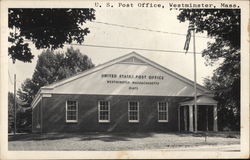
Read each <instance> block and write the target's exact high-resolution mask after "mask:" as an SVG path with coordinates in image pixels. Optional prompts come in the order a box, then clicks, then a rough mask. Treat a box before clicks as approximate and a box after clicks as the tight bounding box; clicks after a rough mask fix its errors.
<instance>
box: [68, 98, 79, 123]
mask: <svg viewBox="0 0 250 160" xmlns="http://www.w3.org/2000/svg"><path fill="white" fill-rule="evenodd" d="M77 115H78V103H77V101H66V122H69V123H71V122H73V123H75V122H77V119H78V116H77Z"/></svg>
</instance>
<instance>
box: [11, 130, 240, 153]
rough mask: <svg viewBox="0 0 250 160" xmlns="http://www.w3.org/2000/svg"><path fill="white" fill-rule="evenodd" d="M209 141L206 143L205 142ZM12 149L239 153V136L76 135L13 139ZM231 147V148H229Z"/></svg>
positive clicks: (27, 136) (23, 136) (35, 135)
mask: <svg viewBox="0 0 250 160" xmlns="http://www.w3.org/2000/svg"><path fill="white" fill-rule="evenodd" d="M205 140H206V141H205ZM8 145H9V150H42V151H51V150H54V151H60V150H69V151H70V150H71V151H119V150H207V151H211V150H213V151H216V150H222V151H227V150H231V151H238V150H239V148H240V147H239V146H240V138H239V134H238V133H236V134H235V133H230V134H229V133H208V136H207V138H205V134H204V133H197V134H191V133H189V134H188V133H74V134H68V133H67V134H61V133H60V134H24V135H16V136H9V144H8ZM227 148H228V149H227Z"/></svg>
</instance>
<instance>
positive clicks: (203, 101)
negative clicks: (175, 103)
mask: <svg viewBox="0 0 250 160" xmlns="http://www.w3.org/2000/svg"><path fill="white" fill-rule="evenodd" d="M194 102H195V101H194V99H192V100H189V101H185V102H181V103H180V105H182V106H184V105H194ZM217 103H218V102H217V101H216V100H214V99H213V98H212V97H210V96H207V95H201V96H198V97H197V100H196V104H197V105H216V104H217Z"/></svg>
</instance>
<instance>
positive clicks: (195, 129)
mask: <svg viewBox="0 0 250 160" xmlns="http://www.w3.org/2000/svg"><path fill="white" fill-rule="evenodd" d="M193 51H194V121H195V125H194V132H197V117H198V116H197V112H198V110H197V86H196V51H195V28H193Z"/></svg>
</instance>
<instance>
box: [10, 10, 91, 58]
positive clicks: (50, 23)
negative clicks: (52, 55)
mask: <svg viewBox="0 0 250 160" xmlns="http://www.w3.org/2000/svg"><path fill="white" fill-rule="evenodd" d="M8 12H9V28H10V29H11V31H10V34H9V42H10V44H11V45H10V47H9V56H10V57H11V58H12V59H13V62H15V60H20V61H23V62H31V60H32V59H33V57H34V55H32V52H31V49H30V48H29V43H27V42H26V41H25V40H29V41H31V42H32V43H34V44H35V47H36V48H37V49H46V48H47V49H57V48H62V47H63V46H64V43H69V44H70V43H72V42H76V43H79V44H82V43H83V41H84V37H85V36H86V35H87V34H88V33H89V32H90V31H89V29H88V28H84V27H83V25H84V23H86V21H92V20H94V19H95V10H94V9H14V8H11V9H9V11H8Z"/></svg>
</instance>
